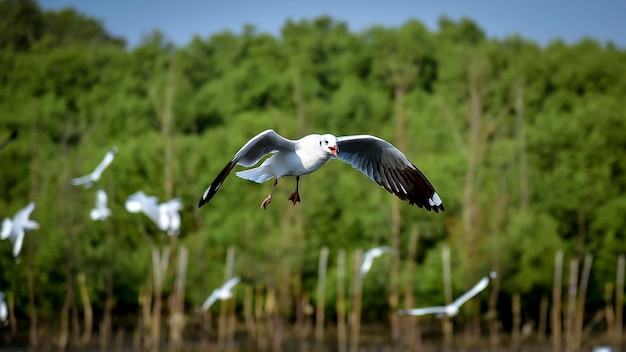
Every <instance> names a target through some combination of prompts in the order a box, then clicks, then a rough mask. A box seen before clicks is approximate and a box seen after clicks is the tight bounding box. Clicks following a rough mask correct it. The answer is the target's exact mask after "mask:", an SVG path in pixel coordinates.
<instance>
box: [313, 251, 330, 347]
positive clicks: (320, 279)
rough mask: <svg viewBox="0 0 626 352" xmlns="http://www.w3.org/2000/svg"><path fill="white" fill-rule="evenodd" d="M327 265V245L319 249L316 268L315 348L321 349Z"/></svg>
mask: <svg viewBox="0 0 626 352" xmlns="http://www.w3.org/2000/svg"><path fill="white" fill-rule="evenodd" d="M327 265H328V247H322V250H321V251H320V259H319V266H318V269H317V275H318V276H317V299H316V301H317V307H316V310H315V343H316V345H317V350H322V349H323V344H324V308H325V307H324V306H325V302H324V296H325V295H324V291H325V290H326V268H327Z"/></svg>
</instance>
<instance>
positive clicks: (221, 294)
mask: <svg viewBox="0 0 626 352" xmlns="http://www.w3.org/2000/svg"><path fill="white" fill-rule="evenodd" d="M240 281H241V279H240V278H239V276H235V277H233V278H232V279H230V280H228V281H226V283H225V284H223V285H222V286H221V287H218V288H216V289H215V290H213V292H211V295H210V296H209V298H207V299H206V301H204V304H203V305H202V310H203V311H207V310H209V308H210V307H211V305H213V303H215V301H217V300H218V299H220V300H225V299H229V298H231V297H232V296H233V291H232V289H233V287H234V286H235V285H237V284H238V283H239V282H240Z"/></svg>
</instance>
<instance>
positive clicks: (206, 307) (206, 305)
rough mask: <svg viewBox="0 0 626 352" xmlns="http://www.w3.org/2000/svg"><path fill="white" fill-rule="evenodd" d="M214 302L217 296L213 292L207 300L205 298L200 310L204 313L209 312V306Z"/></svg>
mask: <svg viewBox="0 0 626 352" xmlns="http://www.w3.org/2000/svg"><path fill="white" fill-rule="evenodd" d="M216 300H217V295H216V294H215V291H213V293H211V295H210V296H209V298H207V299H206V301H204V304H202V310H204V311H206V310H209V308H211V306H212V305H213V303H215V301H216Z"/></svg>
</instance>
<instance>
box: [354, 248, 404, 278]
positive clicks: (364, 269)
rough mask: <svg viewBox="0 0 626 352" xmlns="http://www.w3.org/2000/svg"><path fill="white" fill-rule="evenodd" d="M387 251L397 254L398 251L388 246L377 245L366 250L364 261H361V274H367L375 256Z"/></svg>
mask: <svg viewBox="0 0 626 352" xmlns="http://www.w3.org/2000/svg"><path fill="white" fill-rule="evenodd" d="M385 253H389V254H395V253H396V252H395V251H394V250H393V248H391V247H388V246H382V247H375V248H372V249H370V250H368V251H367V252H365V254H364V255H363V262H362V263H361V276H365V274H367V273H368V272H369V271H370V269H371V268H372V263H373V262H374V258H378V257H380V256H381V255H383V254H385Z"/></svg>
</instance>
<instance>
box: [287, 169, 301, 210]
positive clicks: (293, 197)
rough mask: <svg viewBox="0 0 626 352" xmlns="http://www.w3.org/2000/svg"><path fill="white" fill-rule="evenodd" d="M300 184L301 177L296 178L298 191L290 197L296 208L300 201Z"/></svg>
mask: <svg viewBox="0 0 626 352" xmlns="http://www.w3.org/2000/svg"><path fill="white" fill-rule="evenodd" d="M298 183H300V176H296V190H295V191H293V193H291V195H289V200H290V201H292V202H293V205H294V206H295V205H296V203H297V202H299V201H300V193H299V192H298Z"/></svg>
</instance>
